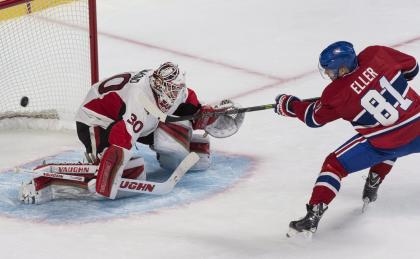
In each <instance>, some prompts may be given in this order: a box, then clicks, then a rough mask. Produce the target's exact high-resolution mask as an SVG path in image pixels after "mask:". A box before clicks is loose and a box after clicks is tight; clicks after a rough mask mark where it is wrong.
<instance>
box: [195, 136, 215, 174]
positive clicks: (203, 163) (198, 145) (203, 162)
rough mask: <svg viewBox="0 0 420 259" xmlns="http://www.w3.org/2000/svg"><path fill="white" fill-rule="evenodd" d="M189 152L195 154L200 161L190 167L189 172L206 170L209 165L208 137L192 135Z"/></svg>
mask: <svg viewBox="0 0 420 259" xmlns="http://www.w3.org/2000/svg"><path fill="white" fill-rule="evenodd" d="M190 151H191V152H195V153H197V155H198V156H199V157H200V160H198V162H197V163H196V164H195V165H194V166H193V167H191V169H190V170H191V171H202V170H207V169H208V168H209V167H210V164H211V157H210V139H209V137H208V136H206V137H203V136H202V135H200V134H193V137H192V139H191V144H190Z"/></svg>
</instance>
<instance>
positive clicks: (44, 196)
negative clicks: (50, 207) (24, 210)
mask: <svg viewBox="0 0 420 259" xmlns="http://www.w3.org/2000/svg"><path fill="white" fill-rule="evenodd" d="M52 199H53V193H52V190H51V187H50V186H48V187H45V188H43V189H42V190H38V191H36V190H35V183H34V181H33V180H32V181H30V182H29V183H22V185H21V187H20V190H19V200H20V201H21V202H22V203H24V204H41V203H44V202H48V201H50V200H52Z"/></svg>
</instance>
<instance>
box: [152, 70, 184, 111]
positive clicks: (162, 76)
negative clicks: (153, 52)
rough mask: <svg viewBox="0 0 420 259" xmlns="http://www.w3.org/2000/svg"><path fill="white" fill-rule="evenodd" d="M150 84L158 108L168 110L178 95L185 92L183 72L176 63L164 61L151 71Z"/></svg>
mask: <svg viewBox="0 0 420 259" xmlns="http://www.w3.org/2000/svg"><path fill="white" fill-rule="evenodd" d="M150 86H151V88H152V89H153V92H154V93H155V94H156V96H157V103H158V106H159V109H160V110H161V111H162V112H168V111H169V110H170V109H171V107H172V106H173V105H174V104H175V102H176V101H177V99H178V97H180V96H182V95H183V94H184V93H185V89H186V87H185V72H183V71H181V70H180V69H179V68H178V65H175V64H174V63H171V62H166V63H164V64H162V65H160V66H159V68H158V69H156V70H155V71H154V72H153V74H152V76H151V77H150Z"/></svg>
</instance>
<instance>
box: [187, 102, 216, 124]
mask: <svg viewBox="0 0 420 259" xmlns="http://www.w3.org/2000/svg"><path fill="white" fill-rule="evenodd" d="M214 111H215V110H214V108H213V107H211V106H210V105H203V106H201V108H200V110H199V111H198V112H197V113H198V114H199V115H200V116H199V117H198V119H195V120H194V121H193V129H195V130H197V129H205V128H206V127H207V126H208V125H210V124H212V123H213V122H214V121H215V120H216V119H217V117H216V116H214V115H212V114H211V113H212V112H214Z"/></svg>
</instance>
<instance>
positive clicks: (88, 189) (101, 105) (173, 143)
mask: <svg viewBox="0 0 420 259" xmlns="http://www.w3.org/2000/svg"><path fill="white" fill-rule="evenodd" d="M140 96H142V98H143V99H140V98H139V97H140ZM144 98H146V100H149V101H148V103H149V104H151V105H156V106H157V107H158V108H159V110H160V111H161V112H163V113H165V114H167V115H176V116H184V115H191V114H204V113H206V112H211V111H213V110H214V108H213V107H212V106H209V105H202V104H201V103H200V102H199V101H198V99H197V96H196V94H195V92H194V91H193V90H192V89H190V88H187V87H186V85H185V72H184V71H183V70H182V69H180V68H179V67H178V65H176V64H174V63H171V62H167V63H164V64H162V65H161V66H159V68H157V69H156V70H142V71H138V72H127V73H122V74H118V75H115V76H113V77H110V78H107V79H105V80H103V81H101V82H98V83H96V84H95V85H93V86H92V88H91V90H90V91H89V93H88V94H87V96H86V98H85V100H84V102H83V103H82V105H81V107H80V109H79V111H78V112H77V114H76V126H77V133H78V137H79V139H80V140H81V142H82V143H83V144H84V146H85V149H86V158H87V159H88V161H89V162H90V163H92V164H98V165H99V169H98V172H97V176H94V177H92V176H90V177H86V175H83V174H81V175H80V176H83V177H86V181H84V182H80V181H78V182H77V181H72V180H71V179H56V178H54V177H49V175H48V176H45V175H42V176H41V177H36V178H34V179H33V181H31V182H30V183H29V184H27V185H24V186H23V187H22V190H21V195H20V199H21V200H22V201H23V202H24V203H42V202H45V201H48V200H51V199H53V198H56V197H57V196H58V195H59V194H60V195H61V194H63V193H64V194H65V195H64V197H66V194H67V193H73V194H74V193H75V192H76V191H75V190H78V191H79V192H80V195H79V196H83V195H86V194H92V193H93V194H95V195H96V194H99V195H100V196H102V197H106V198H109V199H115V198H116V197H117V195H118V197H120V196H121V194H122V195H124V192H122V191H121V190H119V188H120V187H121V186H119V185H120V182H121V179H137V180H144V179H145V178H146V172H145V171H144V160H143V158H142V157H141V156H134V155H133V152H132V151H133V148H134V147H135V144H136V142H141V143H144V144H148V145H150V146H151V148H152V149H153V150H154V151H155V152H156V153H157V157H158V159H159V163H160V165H161V167H163V168H165V169H171V170H173V169H175V168H176V167H177V166H178V165H179V164H180V162H181V161H183V159H184V158H185V157H187V155H188V154H190V152H195V153H197V154H198V155H199V157H200V159H199V161H198V162H197V163H196V164H195V165H194V167H193V168H191V169H192V170H194V169H195V170H205V169H207V168H208V167H209V166H210V143H209V138H208V137H207V136H205V137H204V136H202V134H201V135H199V134H193V130H205V131H206V132H208V133H209V134H210V135H212V134H213V133H217V134H219V133H220V132H219V129H220V128H223V125H220V123H219V121H220V120H219V118H216V117H211V116H201V117H199V118H198V119H196V120H193V121H181V122H176V123H163V122H160V121H159V119H158V118H157V117H156V116H155V115H154V114H152V113H151V112H150V113H149V111H150V109H149V108H151V107H146V104H145V103H142V102H141V101H140V100H145V99H144ZM229 105H230V106H233V103H232V102H224V103H223V105H222V106H220V105H219V106H218V107H219V108H227V106H229ZM230 133H232V132H230ZM137 153H138V152H137ZM73 175H74V174H73ZM52 176H54V175H52ZM76 180H77V179H76ZM58 189H60V190H59V191H57V190H58ZM63 189H65V190H63Z"/></svg>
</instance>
